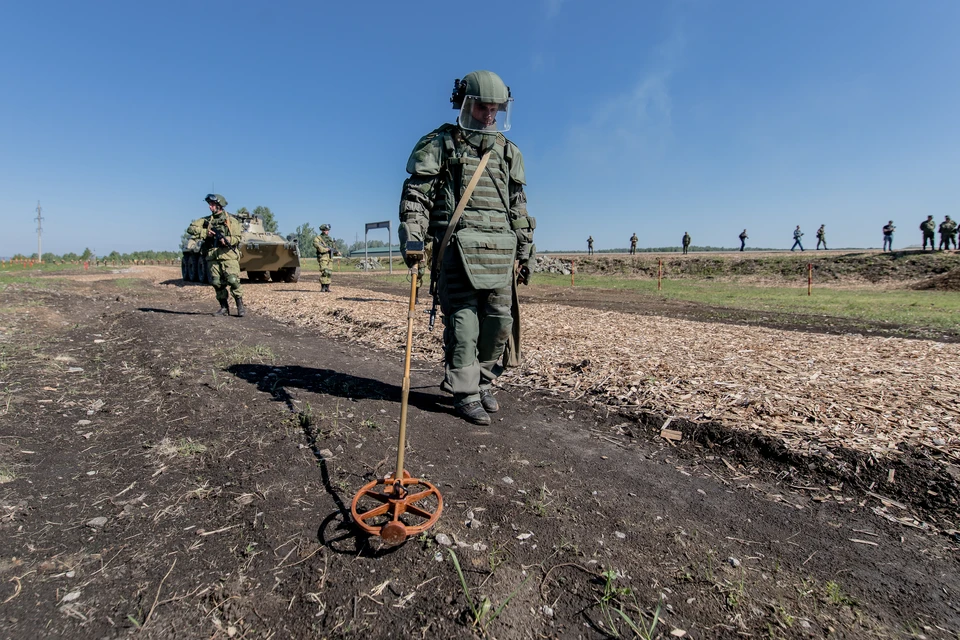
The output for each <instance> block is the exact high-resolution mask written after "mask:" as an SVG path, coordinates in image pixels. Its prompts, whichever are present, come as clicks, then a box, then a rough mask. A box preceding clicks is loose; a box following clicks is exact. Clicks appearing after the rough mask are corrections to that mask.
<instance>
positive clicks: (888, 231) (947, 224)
mask: <svg viewBox="0 0 960 640" xmlns="http://www.w3.org/2000/svg"><path fill="white" fill-rule="evenodd" d="M920 230H921V231H922V232H923V250H924V251H925V250H926V248H927V244H928V243H929V244H930V250H931V251H934V250H935V247H934V236H935V234H936V233H937V232H938V231H939V233H940V245H939V247H937V249H939V250H940V251H943V250H944V249H946V250H948V251H949V250H950V248H951V247H952V248H953V249H957V235H958V228H957V223H956V221H955V220H951V219H950V216H945V217H944V219H943V222H941V223H940V226H939V227H937V223H936V221H935V220H934V219H933V216H927V219H926V220H924V221H923V222H922V223H920ZM894 231H896V226H894V224H893V220H890V221H889V222H888V223H887V224H885V225H883V249H882V251H893V232H894ZM749 237H750V236H748V235H747V230H746V229H744V230H743V231H741V232H740V236H739V238H740V251H743V250H744V248H745V247H746V246H747V239H748V238H749ZM802 238H803V231H801V230H800V225H797V226H796V228H795V229H794V230H793V246H792V247H790V251H796V250H797V248H798V247H799V248H800V251H806V249H804V248H803V241H802ZM637 241H638V239H637V234H636V233H634V234H633V235H631V236H630V255H634V254H636V253H637ZM680 245H681V247H682V250H683V253H684V254H686V253H687V252H688V250H689V248H690V234H689V233H687V232H686V231H684V232H683V238H681V240H680ZM821 246H823V249H824V250H826V251H829V249H828V248H827V230H826V225H823V224H822V225H820V228H819V229H817V250H818V251H819V250H820V247H821ZM587 255H591V256H592V255H593V236H590V237H589V238H587Z"/></svg>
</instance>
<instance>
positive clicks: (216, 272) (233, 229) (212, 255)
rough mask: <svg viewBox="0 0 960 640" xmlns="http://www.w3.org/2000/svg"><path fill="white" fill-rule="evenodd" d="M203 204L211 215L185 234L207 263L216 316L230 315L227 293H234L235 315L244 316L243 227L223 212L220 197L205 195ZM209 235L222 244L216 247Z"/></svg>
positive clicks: (199, 220)
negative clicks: (209, 209) (214, 297)
mask: <svg viewBox="0 0 960 640" xmlns="http://www.w3.org/2000/svg"><path fill="white" fill-rule="evenodd" d="M204 201H205V202H207V204H208V205H210V207H211V209H215V210H214V211H213V213H212V214H211V215H209V216H206V217H204V218H198V219H196V220H194V221H193V222H192V223H190V226H189V227H187V233H188V234H190V236H192V237H193V238H194V239H195V240H197V241H198V242H200V243H201V251H203V253H204V257H205V258H206V259H207V268H208V269H210V284H211V285H213V289H214V291H215V292H216V296H217V301H218V302H219V303H220V310H219V311H217V314H216V315H229V313H230V306H229V305H230V302H229V301H230V293H233V298H234V300H235V301H236V303H237V315H238V316H243V315H245V314H246V309H245V308H244V306H243V291H242V290H241V289H240V241H241V234H242V233H243V226H242V225H241V224H240V221H239V220H237V219H236V218H235V217H233V216H232V215H230V214H229V213H228V212H227V211H226V210H225V209H224V207H226V206H227V201H226V199H225V198H224V197H223V196H221V195H220V194H218V193H216V194H213V193H212V194H208V195H207V197H206V198H204ZM210 232H213V233H214V234H218V233H219V234H220V235H222V237H223V240H222V241H220V242H219V243H218V242H217V240H216V236H211V235H210ZM228 287H229V289H230V291H229V292H228V291H227V288H228Z"/></svg>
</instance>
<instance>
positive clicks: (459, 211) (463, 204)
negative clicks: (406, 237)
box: [437, 151, 490, 264]
mask: <svg viewBox="0 0 960 640" xmlns="http://www.w3.org/2000/svg"><path fill="white" fill-rule="evenodd" d="M488 160H490V151H487V152H486V153H485V154H483V157H481V158H480V163H479V164H478V165H477V170H476V171H474V172H473V176H472V177H471V178H470V182H469V183H468V184H467V188H466V189H464V190H463V195H462V196H460V202H458V203H457V208H456V210H455V211H454V212H453V215H452V216H450V223H449V224H447V232H446V233H444V234H443V240H441V241H440V249H439V250H438V251H437V264H443V252H444V251H446V249H447V245H448V244H450V238H451V237H452V236H453V232H454V230H455V229H456V228H457V223H458V222H460V216H462V215H463V210H464V209H466V208H467V202H468V201H469V200H470V196H472V195H473V190H474V189H475V188H476V187H477V183H478V182H480V175H481V174H482V173H483V170H484V169H486V167H487V161H488Z"/></svg>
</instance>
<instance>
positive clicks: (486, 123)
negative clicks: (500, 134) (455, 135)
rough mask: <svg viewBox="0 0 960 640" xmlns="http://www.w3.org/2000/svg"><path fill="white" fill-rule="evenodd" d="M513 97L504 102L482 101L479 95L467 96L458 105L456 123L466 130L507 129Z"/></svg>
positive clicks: (508, 128)
mask: <svg viewBox="0 0 960 640" xmlns="http://www.w3.org/2000/svg"><path fill="white" fill-rule="evenodd" d="M511 111H513V98H507V101H506V102H500V103H496V102H482V101H481V99H480V97H479V96H467V97H465V98H464V99H463V106H462V107H460V115H459V116H458V117H457V124H459V125H460V127H461V128H463V129H465V130H467V131H486V132H489V131H509V130H510V113H511Z"/></svg>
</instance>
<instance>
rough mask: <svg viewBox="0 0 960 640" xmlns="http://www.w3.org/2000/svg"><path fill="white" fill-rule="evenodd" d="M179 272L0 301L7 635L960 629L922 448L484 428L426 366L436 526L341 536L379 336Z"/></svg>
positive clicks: (415, 455)
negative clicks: (460, 415)
mask: <svg viewBox="0 0 960 640" xmlns="http://www.w3.org/2000/svg"><path fill="white" fill-rule="evenodd" d="M177 278H178V274H176V272H175V270H174V269H172V268H171V269H161V268H153V269H146V270H139V271H131V272H129V273H120V274H115V275H112V276H108V277H106V278H104V277H103V276H100V275H95V276H91V275H77V276H74V277H66V278H64V277H57V278H37V279H36V281H28V282H22V283H16V284H11V285H9V286H8V287H7V288H6V289H4V290H3V291H2V292H0V532H2V535H0V585H2V588H3V591H2V592H0V635H2V637H8V638H23V637H30V636H36V637H72V638H111V637H121V636H128V635H139V634H143V635H144V636H145V637H150V638H201V637H203V638H220V637H223V638H231V637H232V638H239V637H245V638H287V637H318V638H322V637H331V638H333V637H337V638H340V637H346V638H350V637H358V638H359V637H363V638H388V637H401V638H461V637H463V638H469V637H479V636H483V635H486V636H488V637H494V638H541V637H542V638H554V637H556V638H607V637H635V636H637V637H646V636H649V637H691V638H715V637H741V636H744V637H750V636H754V637H757V636H760V637H777V638H779V637H785V638H806V637H816V638H818V637H824V636H828V635H832V636H835V637H846V638H865V637H867V638H869V637H877V638H902V637H928V638H956V637H957V635H958V633H960V603H958V590H960V577H958V571H957V568H958V554H957V551H958V544H960V540H958V537H957V532H956V531H955V530H954V529H953V528H952V527H951V526H950V524H951V523H952V521H953V520H955V518H956V510H957V508H956V497H957V495H958V493H957V491H958V489H957V476H958V475H960V473H958V471H957V469H956V467H954V466H953V465H951V464H949V463H948V462H947V461H945V460H944V459H942V458H938V457H937V456H935V455H932V454H931V452H930V450H928V449H925V448H911V447H905V448H903V449H902V450H901V451H900V452H899V453H898V455H896V456H895V457H886V458H881V459H878V458H876V457H871V456H866V455H863V454H861V453H858V452H856V451H852V450H842V449H841V450H838V449H833V450H832V451H824V452H823V454H822V456H819V457H818V456H817V455H807V456H803V457H801V456H798V455H796V453H795V452H793V451H791V450H789V449H788V448H786V447H784V446H783V444H782V443H780V442H777V441H776V440H774V439H771V438H768V437H763V436H760V435H758V434H756V433H753V434H751V433H750V432H745V431H743V430H739V429H738V430H731V429H729V428H728V427H727V426H726V425H724V424H723V423H721V422H710V421H699V422H695V423H694V422H686V421H675V422H674V423H672V424H671V425H670V429H679V430H681V431H682V432H683V433H684V437H683V440H682V441H681V442H679V443H675V442H673V441H670V440H666V439H664V438H661V437H660V428H661V427H662V426H663V421H664V419H663V416H658V415H656V414H653V413H650V412H643V411H637V410H635V409H625V410H622V411H621V410H617V409H611V408H610V407H609V406H607V407H604V406H602V405H599V404H596V403H587V402H584V401H578V400H571V399H569V397H567V396H565V395H562V394H560V395H557V394H553V393H551V390H550V389H548V388H542V389H541V388H523V387H516V386H512V385H510V386H507V387H506V388H504V389H501V390H500V391H499V393H498V397H499V398H500V401H501V405H502V406H503V409H502V411H501V412H500V413H498V414H497V416H496V417H497V419H496V420H495V422H494V425H493V426H492V427H490V428H477V427H473V426H470V425H466V424H464V423H463V422H462V421H459V420H457V419H456V418H455V417H454V416H453V415H452V413H451V408H450V404H449V400H448V398H447V397H446V396H444V395H443V394H442V393H441V392H440V391H439V390H438V389H437V388H436V384H437V382H438V380H439V375H440V367H439V364H438V363H437V362H436V361H434V360H430V361H422V360H418V361H417V362H416V363H415V369H414V371H413V392H412V394H411V411H410V417H409V422H410V424H409V429H410V432H409V442H408V451H407V465H406V466H407V468H408V469H410V470H411V471H412V472H414V473H415V474H419V475H422V476H424V477H427V478H429V479H430V480H431V481H432V482H434V483H435V484H436V485H437V486H438V487H439V488H440V490H441V492H442V493H443V497H444V501H445V507H444V511H443V516H442V517H441V519H440V521H439V522H438V524H437V525H436V526H435V527H434V528H433V529H431V530H430V531H429V532H428V533H427V534H425V535H422V536H418V537H416V538H412V539H410V540H408V541H407V542H406V543H405V544H403V545H401V546H398V547H385V546H383V545H382V544H380V543H379V541H378V540H377V539H366V538H363V537H360V536H358V535H357V533H356V531H355V529H354V528H353V527H351V526H350V523H349V516H348V510H349V503H350V500H351V499H352V497H353V495H354V493H355V492H356V490H357V489H359V487H360V486H362V485H363V484H364V483H366V482H368V481H369V480H371V479H373V478H375V477H377V476H381V475H383V474H384V473H387V472H389V471H392V469H393V465H394V462H395V455H396V428H397V421H398V416H399V396H400V390H399V384H400V380H401V378H402V357H401V352H400V350H399V349H398V348H397V347H396V345H395V344H394V345H388V346H387V347H386V348H385V349H383V350H376V349H371V348H370V347H368V346H365V345H364V344H362V343H360V342H358V341H357V340H356V339H351V338H350V337H346V338H337V339H333V338H330V337H327V336H325V335H323V334H322V333H321V332H320V331H318V330H317V329H316V328H311V327H309V326H304V325H303V324H302V323H297V322H294V320H293V319H290V320H286V321H285V320H283V319H274V318H271V317H268V316H267V315H266V313H264V312H263V311H264V310H262V309H259V310H258V304H257V303H256V298H257V295H258V293H257V290H256V285H249V289H248V297H249V298H250V299H251V300H252V301H254V303H253V304H252V305H251V306H252V307H253V313H251V315H248V316H247V317H246V318H243V319H238V318H235V317H231V318H215V317H212V316H211V315H210V312H211V311H212V310H214V307H215V306H216V305H215V304H214V301H213V297H212V291H211V290H210V289H209V288H208V287H202V286H200V285H187V286H183V283H181V282H179V280H178V279H177ZM341 280H342V279H341ZM280 286H281V285H271V287H280ZM336 286H337V281H335V287H336ZM304 288H305V291H303V292H301V293H298V294H297V295H299V296H302V297H307V296H313V295H317V294H316V293H315V289H316V287H314V288H312V289H311V288H310V287H304ZM268 290H269V289H264V291H268ZM347 291H349V294H347V295H349V296H352V297H364V298H365V299H368V300H374V299H377V298H378V297H379V296H380V294H378V292H376V291H371V290H369V289H367V290H366V292H365V293H364V292H363V290H361V291H360V292H359V293H358V292H356V291H352V290H347ZM531 291H537V288H536V287H534V288H532V289H531ZM261 295H266V294H261ZM334 295H345V292H344V293H339V294H338V293H337V291H336V289H335V291H334ZM544 295H548V292H545V293H544ZM617 295H619V294H617ZM562 303H563V304H571V303H572V301H570V300H564V301H563V302H562ZM619 303H621V301H619V300H616V301H615V300H607V301H605V302H604V301H599V302H598V304H600V305H612V304H619ZM583 304H587V305H588V303H583ZM588 306H589V305H588ZM701 315H702V318H701V319H703V320H709V318H710V317H711V314H710V312H709V310H707V311H705V312H703V313H702V314H701ZM340 320H341V321H342V322H345V323H347V322H349V320H350V319H349V318H343V317H341V318H340ZM773 324H774V325H775V324H776V323H775V322H774V323H773ZM785 324H787V325H788V327H795V326H802V323H796V324H791V322H790V321H789V319H786V321H785ZM362 328H363V327H361V328H359V329H358V330H357V331H358V332H359V331H360V329H362ZM367 329H369V327H367ZM447 545H449V546H447ZM454 553H455V554H456V557H457V559H458V561H459V565H460V566H461V567H462V573H463V579H462V580H461V578H460V576H459V575H458V573H457V571H456V569H455V567H454V564H453V562H452V555H453V554H454ZM487 602H489V605H487V604H485V603H487ZM654 620H656V624H654Z"/></svg>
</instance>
